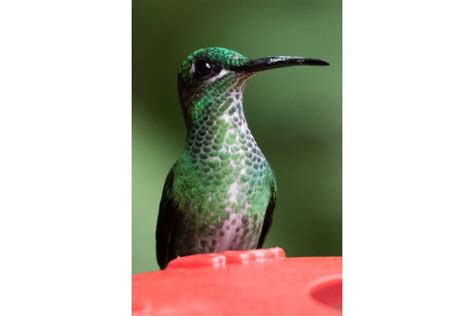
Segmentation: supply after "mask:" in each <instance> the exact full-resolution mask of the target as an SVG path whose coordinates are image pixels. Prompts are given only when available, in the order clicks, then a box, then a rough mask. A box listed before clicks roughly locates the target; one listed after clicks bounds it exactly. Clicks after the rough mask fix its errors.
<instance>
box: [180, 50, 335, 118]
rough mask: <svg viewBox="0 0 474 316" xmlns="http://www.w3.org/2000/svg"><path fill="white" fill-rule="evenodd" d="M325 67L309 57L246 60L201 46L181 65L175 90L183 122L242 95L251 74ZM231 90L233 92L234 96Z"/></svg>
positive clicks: (240, 56) (239, 56) (237, 54)
mask: <svg viewBox="0 0 474 316" xmlns="http://www.w3.org/2000/svg"><path fill="white" fill-rule="evenodd" d="M302 65H312V66H326V65H329V63H327V62H325V61H323V60H320V59H312V58H303V57H291V56H273V57H263V58H257V59H249V58H247V57H245V56H243V55H242V54H240V53H238V52H236V51H233V50H230V49H227V48H222V47H208V48H201V49H198V50H196V51H194V52H192V53H191V54H190V55H189V56H188V57H186V59H185V60H184V61H183V63H182V64H181V67H180V69H179V73H178V89H179V97H180V101H181V107H182V109H183V114H184V117H185V120H186V124H187V125H189V124H191V125H192V124H195V123H196V121H197V120H199V119H200V118H201V117H202V115H201V113H202V112H203V111H204V110H205V109H206V108H209V107H212V106H215V105H216V104H217V103H220V102H225V101H226V100H227V99H229V98H232V97H235V95H236V94H237V95H238V96H239V97H242V96H241V92H242V89H243V88H244V86H245V83H246V81H247V79H248V78H249V77H250V76H252V75H253V74H255V73H257V72H259V71H263V70H268V69H274V68H281V67H289V66H302ZM231 92H235V93H234V94H233V95H232V94H231Z"/></svg>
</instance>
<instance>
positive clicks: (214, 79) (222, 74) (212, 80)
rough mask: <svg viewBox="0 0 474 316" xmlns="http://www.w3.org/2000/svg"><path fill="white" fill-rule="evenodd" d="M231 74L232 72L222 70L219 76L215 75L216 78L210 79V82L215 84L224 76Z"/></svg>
mask: <svg viewBox="0 0 474 316" xmlns="http://www.w3.org/2000/svg"><path fill="white" fill-rule="evenodd" d="M229 72H230V70H228V69H222V70H221V71H220V72H219V73H218V74H217V75H215V76H214V77H212V78H210V79H209V82H214V81H216V80H217V79H219V78H222V77H224V76H225V75H227V74H228V73H229Z"/></svg>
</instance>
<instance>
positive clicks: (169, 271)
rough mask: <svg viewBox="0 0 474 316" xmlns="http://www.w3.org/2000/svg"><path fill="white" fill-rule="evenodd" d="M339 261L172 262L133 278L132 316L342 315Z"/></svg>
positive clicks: (280, 254)
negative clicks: (164, 266) (163, 268)
mask: <svg viewBox="0 0 474 316" xmlns="http://www.w3.org/2000/svg"><path fill="white" fill-rule="evenodd" d="M341 272H342V257H299V258H287V257H286V255H285V252H284V251H283V249H281V248H270V249H258V250H247V251H225V252H221V253H217V254H202V255H193V256H187V257H181V258H177V259H175V260H173V261H171V262H170V263H169V264H168V267H167V268H166V269H165V270H163V271H155V272H145V273H140V274H135V275H133V279H132V284H133V293H132V298H133V303H132V310H133V316H154V315H325V316H336V315H342V274H341Z"/></svg>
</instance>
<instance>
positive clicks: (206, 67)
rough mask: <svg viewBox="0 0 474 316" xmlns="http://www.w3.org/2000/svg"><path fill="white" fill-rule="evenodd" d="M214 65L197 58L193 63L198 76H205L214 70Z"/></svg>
mask: <svg viewBox="0 0 474 316" xmlns="http://www.w3.org/2000/svg"><path fill="white" fill-rule="evenodd" d="M216 68H217V67H216V66H215V65H214V64H213V63H211V62H209V61H206V60H198V61H197V62H196V63H195V64H194V71H195V73H196V75H197V76H198V77H201V78H202V77H207V76H209V75H211V74H213V73H215V72H216Z"/></svg>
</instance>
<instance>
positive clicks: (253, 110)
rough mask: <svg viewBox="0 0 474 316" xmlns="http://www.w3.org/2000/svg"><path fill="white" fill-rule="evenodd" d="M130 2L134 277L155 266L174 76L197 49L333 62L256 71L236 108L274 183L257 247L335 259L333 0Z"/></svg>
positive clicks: (177, 130)
mask: <svg viewBox="0 0 474 316" xmlns="http://www.w3.org/2000/svg"><path fill="white" fill-rule="evenodd" d="M132 6H133V8H132V10H133V11H132V12H133V13H132V14H133V29H132V34H133V39H132V40H133V44H132V49H133V51H132V54H133V57H132V65H133V70H132V74H133V78H132V79H133V91H132V95H133V110H132V120H133V122H132V133H133V134H132V140H133V148H132V149H133V152H132V155H133V156H132V159H133V166H132V169H133V175H132V181H133V183H132V186H133V189H132V191H133V192H132V194H133V197H132V204H133V205H132V207H133V211H132V226H133V227H132V236H133V240H132V258H133V262H132V265H133V273H138V272H143V271H150V270H156V269H158V266H157V265H156V262H155V250H154V238H155V237H154V233H155V224H156V218H157V213H158V206H159V201H160V197H161V191H162V188H163V184H164V180H165V177H166V174H167V172H168V170H169V168H170V167H171V166H172V164H173V163H174V161H175V159H176V158H177V157H178V155H179V154H180V153H181V151H182V150H183V146H184V138H185V127H184V121H183V119H182V116H181V109H180V107H179V101H178V94H177V87H176V84H177V83H176V76H177V71H178V67H179V65H180V63H181V61H182V60H183V59H184V58H185V57H186V56H187V54H188V53H190V52H192V51H194V50H195V49H198V48H201V47H207V46H222V47H228V48H231V49H234V50H236V51H239V52H240V53H242V54H244V55H246V56H248V57H263V56H270V55H294V56H306V57H315V58H321V59H325V60H327V61H329V62H330V63H331V66H330V67H292V68H286V69H278V70H271V71H267V72H264V73H261V74H259V75H257V76H256V77H254V78H253V79H251V80H250V81H249V83H248V84H247V88H246V91H245V95H244V109H245V113H246V117H247V121H248V123H249V125H250V128H251V130H252V132H253V134H254V136H255V139H256V140H257V143H258V144H259V146H260V148H261V149H262V151H263V152H264V154H265V156H266V157H267V159H268V160H269V161H270V163H271V165H272V167H273V169H274V170H275V172H276V175H277V181H278V200H277V207H276V210H275V214H274V221H273V226H272V229H271V230H270V233H269V236H268V238H267V241H266V243H265V247H272V246H280V247H283V248H284V249H285V251H286V253H287V255H289V256H328V255H341V253H342V103H341V101H342V94H341V92H342V58H341V57H342V20H341V13H342V7H341V1H339V0H336V1H333V0H326V1H291V0H286V1H223V0H222V1H209V0H187V1H162V0H133V3H132Z"/></svg>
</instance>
